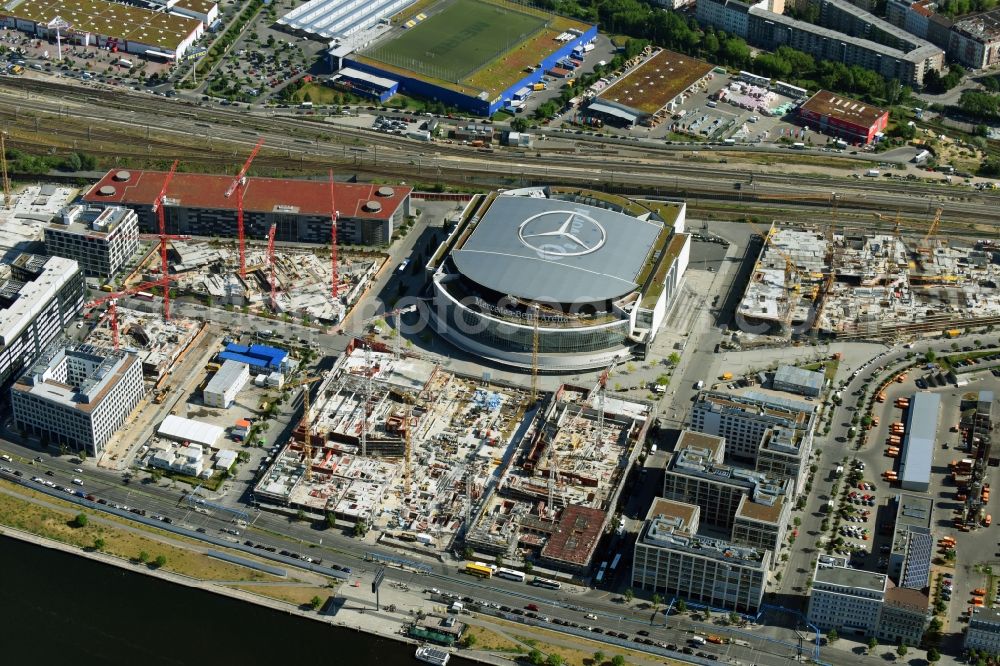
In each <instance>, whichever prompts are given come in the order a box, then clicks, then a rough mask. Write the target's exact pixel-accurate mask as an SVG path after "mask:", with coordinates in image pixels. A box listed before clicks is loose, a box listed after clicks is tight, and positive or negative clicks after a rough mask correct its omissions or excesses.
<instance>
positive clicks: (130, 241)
mask: <svg viewBox="0 0 1000 666" xmlns="http://www.w3.org/2000/svg"><path fill="white" fill-rule="evenodd" d="M138 220H139V218H138V216H137V215H136V214H135V211H134V210H132V209H131V208H125V207H124V206H109V207H107V208H105V207H103V206H70V207H69V208H66V209H65V210H64V211H63V212H62V216H61V217H60V220H59V221H58V222H56V223H54V224H50V225H49V226H47V227H45V251H46V252H47V253H48V254H50V255H53V256H56V257H66V258H67V259H75V260H76V262H77V263H79V264H80V268H81V270H83V272H84V274H86V275H88V276H90V277H101V278H113V277H114V276H115V275H117V274H118V271H120V270H121V269H122V268H124V267H125V265H126V264H127V263H128V261H129V259H131V258H132V255H134V254H135V253H136V251H137V250H138V249H139V221H138Z"/></svg>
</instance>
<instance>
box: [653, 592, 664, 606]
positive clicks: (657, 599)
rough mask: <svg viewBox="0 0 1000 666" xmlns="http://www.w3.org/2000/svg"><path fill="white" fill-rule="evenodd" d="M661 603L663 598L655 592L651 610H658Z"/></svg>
mask: <svg viewBox="0 0 1000 666" xmlns="http://www.w3.org/2000/svg"><path fill="white" fill-rule="evenodd" d="M662 603H663V597H661V596H660V594H659V592H657V593H656V594H654V595H653V610H656V609H657V608H659V607H660V604H662Z"/></svg>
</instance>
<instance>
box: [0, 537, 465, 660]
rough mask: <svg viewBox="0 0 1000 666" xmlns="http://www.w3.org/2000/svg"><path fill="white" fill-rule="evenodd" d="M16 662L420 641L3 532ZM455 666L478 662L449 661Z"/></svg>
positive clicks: (312, 656) (307, 656)
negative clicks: (335, 623) (310, 616)
mask: <svg viewBox="0 0 1000 666" xmlns="http://www.w3.org/2000/svg"><path fill="white" fill-rule="evenodd" d="M0 654H3V659H2V660H3V661H4V662H5V663H9V664H53V663H56V660H59V661H61V662H63V663H66V664H72V665H73V666H89V665H90V664H94V665H98V664H99V665H101V666H114V665H116V664H121V665H122V666H136V665H137V664H139V665H141V666H159V665H161V664H164V665H165V664H172V665H173V664H183V665H189V664H206V663H211V664H224V665H228V664H246V665H248V666H257V665H258V664H260V665H266V664H273V665H274V666H279V665H280V664H287V663H310V662H311V663H316V664H321V663H332V664H338V665H339V664H344V665H354V664H366V665H367V664H378V666H403V665H405V666H415V665H416V664H419V663H420V662H418V661H416V659H414V657H413V647H411V646H409V645H405V644H402V643H398V642H396V641H393V640H390V639H387V638H376V637H373V636H370V635H368V634H363V633H358V632H355V631H351V630H349V629H343V628H339V627H331V626H329V625H325V624H321V623H319V622H313V621H310V620H306V619H304V618H301V617H298V616H295V615H289V614H286V613H282V612H279V611H275V610H272V609H270V608H265V607H262V606H256V605H253V604H249V603H245V602H241V601H237V600H235V599H232V598H230V597H225V596H221V595H217V594H212V593H210V592H206V591H203V590H198V589H193V588H189V587H185V586H183V585H176V584H174V583H170V582H168V581H165V580H162V579H159V578H153V577H151V576H146V575H143V574H141V573H137V572H134V571H127V570H124V569H120V568H118V567H114V566H111V565H107V564H104V563H101V562H96V561H94V560H91V559H88V558H85V557H77V556H74V555H70V554H67V553H63V552H61V551H56V550H49V549H47V548H42V547H40V546H35V545H33V544H29V543H25V542H23V541H18V540H16V539H11V538H7V537H0ZM451 664H453V665H455V666H470V665H471V664H472V662H467V661H465V660H458V659H452V661H451Z"/></svg>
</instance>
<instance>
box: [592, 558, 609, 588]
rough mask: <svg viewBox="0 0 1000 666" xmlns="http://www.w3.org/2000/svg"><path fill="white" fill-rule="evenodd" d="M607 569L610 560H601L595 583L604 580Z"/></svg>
mask: <svg viewBox="0 0 1000 666" xmlns="http://www.w3.org/2000/svg"><path fill="white" fill-rule="evenodd" d="M607 569H608V562H607V560H605V561H604V562H601V568H600V569H598V571H597V575H596V576H594V582H595V583H600V582H601V581H602V580H604V572H605V571H607Z"/></svg>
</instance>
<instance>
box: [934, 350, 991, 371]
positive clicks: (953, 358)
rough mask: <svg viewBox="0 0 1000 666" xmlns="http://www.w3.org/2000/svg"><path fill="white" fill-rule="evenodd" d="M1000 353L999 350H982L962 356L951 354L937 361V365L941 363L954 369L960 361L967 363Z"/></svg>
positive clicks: (965, 353)
mask: <svg viewBox="0 0 1000 666" xmlns="http://www.w3.org/2000/svg"><path fill="white" fill-rule="evenodd" d="M998 353H1000V350H997V349H982V350H979V351H970V352H964V353H962V354H949V355H948V356H941V357H938V358H937V359H935V361H936V362H937V363H941V364H942V365H945V366H947V367H949V368H951V367H954V365H955V364H956V363H958V362H959V361H965V360H967V359H971V358H982V357H983V356H992V355H993V354H998Z"/></svg>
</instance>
